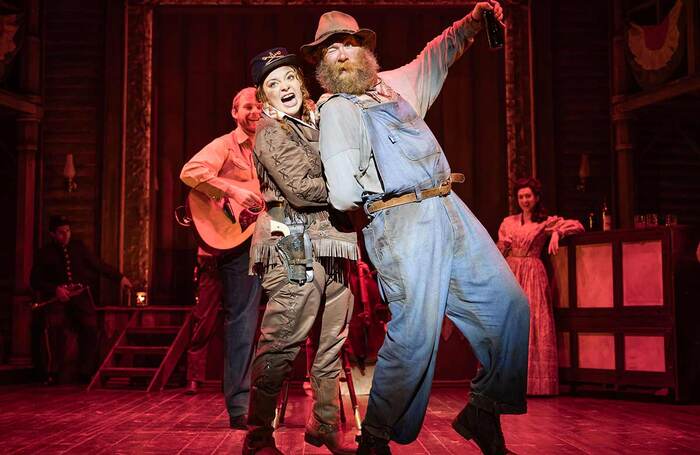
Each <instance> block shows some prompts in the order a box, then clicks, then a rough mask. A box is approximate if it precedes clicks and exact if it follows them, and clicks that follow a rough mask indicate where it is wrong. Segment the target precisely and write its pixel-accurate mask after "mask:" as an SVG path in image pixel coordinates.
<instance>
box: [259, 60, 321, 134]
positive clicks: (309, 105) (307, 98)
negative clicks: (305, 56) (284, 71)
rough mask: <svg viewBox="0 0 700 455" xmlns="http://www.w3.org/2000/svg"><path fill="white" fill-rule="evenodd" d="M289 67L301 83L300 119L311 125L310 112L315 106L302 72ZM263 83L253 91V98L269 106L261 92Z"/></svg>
mask: <svg viewBox="0 0 700 455" xmlns="http://www.w3.org/2000/svg"><path fill="white" fill-rule="evenodd" d="M290 67H291V68H293V69H294V72H295V73H296V76H297V78H298V79H299V82H300V83H301V98H302V100H301V119H302V120H303V121H305V122H306V123H310V124H313V123H314V120H313V117H312V115H311V112H313V111H314V110H316V104H315V103H314V101H313V100H312V99H311V95H309V90H308V89H307V88H306V82H305V81H304V71H303V70H302V69H301V68H299V67H298V66H292V65H290ZM264 83H265V81H263V82H262V83H261V84H260V85H259V86H258V87H257V90H256V91H255V98H256V99H257V100H258V101H260V102H261V103H268V104H269V101H268V99H267V96H265V91H264V90H263V84H264Z"/></svg>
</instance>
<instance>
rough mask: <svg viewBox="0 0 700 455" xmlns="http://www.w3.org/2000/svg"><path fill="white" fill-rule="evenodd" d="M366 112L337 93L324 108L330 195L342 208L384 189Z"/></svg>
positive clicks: (355, 205) (324, 149)
mask: <svg viewBox="0 0 700 455" xmlns="http://www.w3.org/2000/svg"><path fill="white" fill-rule="evenodd" d="M363 126H364V125H363V123H362V114H361V113H360V110H359V108H357V107H356V106H355V105H354V104H353V103H352V102H351V101H349V100H347V99H345V98H341V97H334V98H331V99H330V100H329V101H327V102H326V103H325V104H324V105H323V106H322V110H321V128H320V130H321V134H320V143H321V160H322V161H323V168H324V172H325V174H326V182H327V185H328V199H329V201H330V203H331V205H333V207H335V208H336V209H338V210H343V211H347V210H354V209H357V208H359V207H360V206H361V205H362V196H363V194H364V193H382V192H383V189H382V188H381V184H380V181H379V176H378V173H377V169H376V167H375V165H374V159H373V157H372V149H371V147H370V145H369V140H368V139H367V137H366V136H365V133H364V128H363Z"/></svg>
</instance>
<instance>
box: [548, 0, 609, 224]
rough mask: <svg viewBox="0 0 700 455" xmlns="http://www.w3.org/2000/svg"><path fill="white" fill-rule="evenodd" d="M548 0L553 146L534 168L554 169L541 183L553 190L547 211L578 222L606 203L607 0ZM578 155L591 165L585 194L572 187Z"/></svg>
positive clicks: (575, 182) (607, 153)
mask: <svg viewBox="0 0 700 455" xmlns="http://www.w3.org/2000/svg"><path fill="white" fill-rule="evenodd" d="M544 3H548V2H546V1H545V2H544ZM549 3H550V5H549V6H550V10H549V14H550V15H551V16H550V20H551V22H550V27H551V32H550V38H549V39H550V45H549V46H550V47H549V50H550V51H551V60H550V62H551V73H550V75H551V80H552V85H551V99H552V108H551V112H552V130H551V131H553V150H552V151H551V152H550V153H549V154H545V155H544V156H538V166H539V167H546V166H550V167H551V166H552V165H553V168H554V171H553V172H549V173H548V174H546V175H549V176H550V179H549V180H548V181H544V182H543V183H544V185H545V191H546V192H553V193H555V194H554V197H551V198H549V199H548V200H551V201H553V202H554V205H553V206H551V207H549V210H550V212H553V213H558V214H559V215H562V216H566V217H571V218H577V219H581V220H582V221H583V220H584V219H585V218H586V215H587V213H588V212H589V211H591V210H594V211H596V213H598V212H599V210H600V206H601V204H602V202H603V198H604V197H606V196H607V200H608V203H610V201H611V186H612V185H611V178H612V177H611V173H612V166H611V136H610V134H611V133H610V131H611V130H610V82H609V80H610V79H609V78H610V66H609V49H610V48H609V43H610V41H609V31H608V2H607V1H604V0H593V1H590V2H573V1H567V2H558V1H551V2H549ZM535 52H542V50H539V49H535ZM548 63H549V62H548ZM540 71H545V69H543V68H540ZM541 100H542V94H540V95H539V97H538V98H537V102H538V103H539V102H540V101H541ZM547 131H549V130H547ZM547 141H551V139H549V138H543V139H541V141H540V142H541V143H547ZM582 153H588V154H589V156H590V168H591V178H590V181H589V185H588V188H587V190H586V191H585V192H581V191H578V190H577V189H576V184H577V183H578V171H579V163H580V157H581V154H582ZM548 160H554V163H550V162H548Z"/></svg>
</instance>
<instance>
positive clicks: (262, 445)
mask: <svg viewBox="0 0 700 455" xmlns="http://www.w3.org/2000/svg"><path fill="white" fill-rule="evenodd" d="M242 454H243V455H284V452H282V451H281V450H279V449H278V448H277V446H276V445H275V438H274V437H273V436H272V432H270V431H256V430H253V431H249V432H248V434H246V435H245V439H244V440H243V451H242Z"/></svg>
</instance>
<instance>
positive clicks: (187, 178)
mask: <svg viewBox="0 0 700 455" xmlns="http://www.w3.org/2000/svg"><path fill="white" fill-rule="evenodd" d="M222 142H223V141H222V139H221V138H217V139H214V140H213V141H212V142H210V143H209V144H207V145H206V146H205V147H204V148H203V149H202V150H200V151H199V152H197V153H196V154H195V155H194V156H193V157H192V158H190V160H189V161H188V162H187V163H185V165H184V166H183V168H182V172H180V180H182V181H183V183H185V185H187V186H189V187H191V188H195V189H197V190H199V191H201V192H202V193H204V194H206V195H207V196H210V197H213V198H217V199H219V198H221V197H223V196H225V195H226V194H227V193H228V192H229V189H230V187H231V183H230V182H229V181H227V180H226V179H225V178H222V177H219V176H218V175H219V171H220V170H221V168H222V167H223V165H224V163H225V162H226V159H227V158H228V155H229V153H228V148H227V147H226V146H225V144H223V143H222Z"/></svg>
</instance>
